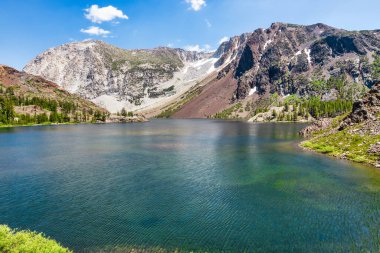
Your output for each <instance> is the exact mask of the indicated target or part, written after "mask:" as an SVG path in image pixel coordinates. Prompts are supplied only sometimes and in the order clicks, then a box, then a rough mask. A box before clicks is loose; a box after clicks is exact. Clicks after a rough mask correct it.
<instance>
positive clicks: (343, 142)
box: [301, 126, 380, 165]
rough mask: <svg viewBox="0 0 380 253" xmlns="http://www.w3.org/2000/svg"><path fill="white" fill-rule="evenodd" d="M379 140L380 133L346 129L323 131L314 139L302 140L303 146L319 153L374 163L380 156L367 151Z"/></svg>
mask: <svg viewBox="0 0 380 253" xmlns="http://www.w3.org/2000/svg"><path fill="white" fill-rule="evenodd" d="M357 127H360V126H357ZM377 142H380V136H379V135H359V134H352V133H349V131H348V129H346V130H343V131H337V132H332V133H327V132H325V131H322V132H320V133H319V134H316V135H314V137H313V138H312V139H310V140H308V141H304V142H302V143H301V146H302V147H304V148H307V149H310V150H314V151H316V152H319V153H323V154H327V155H331V156H335V157H339V158H346V159H348V160H351V161H354V162H359V163H368V164H372V165H374V164H376V163H377V162H378V160H379V158H380V157H379V156H378V155H375V154H370V153H368V152H367V151H368V149H369V148H370V146H371V145H373V144H375V143H377Z"/></svg>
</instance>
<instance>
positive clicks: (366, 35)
mask: <svg viewBox="0 0 380 253" xmlns="http://www.w3.org/2000/svg"><path fill="white" fill-rule="evenodd" d="M235 40H239V41H240V43H238V44H239V46H238V52H240V53H239V55H238V57H236V58H235V59H234V60H232V61H231V63H229V64H228V65H227V66H226V67H224V68H223V69H222V70H221V71H220V72H219V74H218V76H217V80H216V81H215V82H218V83H220V84H223V83H232V84H234V85H236V88H235V89H234V93H233V94H231V97H230V98H228V99H229V103H226V102H225V103H224V105H225V108H220V109H222V110H221V111H218V112H216V113H215V110H209V111H207V110H203V109H204V108H205V107H209V108H212V106H211V105H210V104H202V103H200V102H201V100H202V101H204V100H206V101H207V100H212V99H213V97H212V96H210V95H209V94H210V92H208V94H207V93H206V89H204V92H203V93H200V95H199V96H200V97H202V99H199V101H197V103H193V104H191V106H192V108H191V109H192V111H202V110H203V112H204V114H205V116H208V117H218V118H219V117H222V118H248V119H251V120H253V121H256V120H258V121H272V120H276V121H277V120H279V121H282V120H284V119H285V120H293V119H295V120H301V119H304V120H307V119H309V118H310V116H312V117H316V118H319V117H325V116H335V115H336V114H339V113H343V112H346V111H347V108H350V106H349V105H350V104H351V103H352V101H355V100H356V99H359V98H361V97H362V96H363V95H364V94H365V93H366V91H367V90H368V88H370V87H372V85H373V84H374V83H375V82H376V81H377V80H379V73H380V68H379V66H380V57H379V54H380V31H379V30H374V31H345V30H342V29H337V28H333V27H330V26H327V25H324V24H315V25H310V26H302V25H293V24H283V23H274V24H272V25H271V27H270V28H268V29H257V30H256V31H254V32H253V33H249V34H244V36H239V37H234V38H232V39H231V40H230V41H228V42H225V43H223V44H222V45H221V47H220V50H221V52H220V53H221V54H222V55H223V54H225V53H226V52H228V51H229V50H231V49H234V50H236V48H235V46H236V43H232V42H234V41H235ZM218 51H219V50H218ZM212 95H214V96H215V94H212ZM237 104H239V105H238V106H237ZM186 109H187V108H186V106H185V108H184V110H183V111H185V110H186ZM305 109H306V110H308V111H307V113H304V112H303V111H304V110H305ZM188 111H190V110H186V112H188ZM181 113H182V112H181V111H179V112H178V114H180V115H181V116H183V115H182V114H181ZM257 114H260V115H257ZM197 116H202V115H197Z"/></svg>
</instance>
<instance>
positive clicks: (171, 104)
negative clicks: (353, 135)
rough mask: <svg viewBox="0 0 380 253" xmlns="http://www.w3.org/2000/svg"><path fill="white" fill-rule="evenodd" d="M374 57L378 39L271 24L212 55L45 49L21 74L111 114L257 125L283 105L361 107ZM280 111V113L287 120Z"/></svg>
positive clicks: (90, 47)
mask: <svg viewBox="0 0 380 253" xmlns="http://www.w3.org/2000/svg"><path fill="white" fill-rule="evenodd" d="M377 54H380V30H375V31H345V30H342V29H338V28H333V27H330V26H327V25H325V24H314V25H309V26H303V25H294V24H285V23H273V24H272V25H271V26H270V27H269V28H268V29H257V30H255V31H254V32H251V33H244V34H242V35H240V36H235V37H232V38H230V40H229V41H226V42H224V43H222V44H221V45H220V46H219V48H218V49H217V50H216V51H215V52H214V53H199V52H188V51H185V50H182V49H172V48H156V49H151V50H124V49H120V48H116V47H114V46H111V45H108V44H106V43H104V42H101V41H85V42H76V43H70V44H66V45H62V46H59V47H56V48H52V49H49V50H48V51H46V52H44V53H42V54H40V55H39V56H37V57H36V58H35V59H33V60H32V61H31V62H30V63H29V64H28V65H27V66H25V68H24V70H25V71H26V72H28V73H31V74H36V75H41V76H43V77H44V78H46V79H48V80H51V81H53V82H56V83H58V84H59V85H61V86H62V87H63V88H65V89H67V90H69V91H70V92H73V93H76V94H79V95H81V96H82V97H84V98H87V99H91V100H92V101H93V102H95V103H97V104H99V105H104V106H105V107H106V108H107V109H109V110H110V111H112V112H116V111H120V110H121V109H122V108H124V107H125V108H126V109H127V110H128V111H138V112H140V113H145V114H146V115H148V116H154V115H157V114H158V113H160V112H161V114H160V115H161V116H164V117H177V118H206V117H225V118H244V119H252V120H254V119H255V116H257V115H256V114H257V112H262V111H271V109H272V108H273V107H278V108H281V106H279V105H280V104H281V103H287V101H284V98H286V97H287V96H297V97H298V98H302V99H314V98H318V99H319V100H321V101H334V100H338V99H340V100H350V101H352V100H355V99H359V98H360V97H362V96H363V95H364V93H365V92H366V91H367V90H368V87H371V86H372V85H373V83H375V82H376V81H377V80H379V79H380V78H379V75H378V74H377V73H375V70H376V66H374V65H373V64H374V62H376V61H377V60H378V58H376V57H377V56H376V55H377ZM274 96H278V98H277V97H275V104H274V103H273V100H274V99H273V97H274ZM284 108H285V107H283V108H282V109H279V111H278V113H279V114H282V113H284V115H285V114H286V113H285V112H284V111H281V110H283V109H284ZM299 109H302V108H299ZM276 110H277V109H276ZM256 118H263V117H256ZM264 118H265V117H264ZM285 118H288V115H287V114H286V115H285ZM293 118H294V117H293ZM302 118H303V119H306V118H309V117H308V115H305V116H303V117H302Z"/></svg>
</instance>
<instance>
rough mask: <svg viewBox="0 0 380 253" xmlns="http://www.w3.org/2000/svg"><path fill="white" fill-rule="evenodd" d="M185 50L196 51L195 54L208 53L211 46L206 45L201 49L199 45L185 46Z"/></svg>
mask: <svg viewBox="0 0 380 253" xmlns="http://www.w3.org/2000/svg"><path fill="white" fill-rule="evenodd" d="M184 49H185V50H187V51H196V52H210V51H212V50H211V46H210V45H208V44H205V45H204V46H203V47H202V46H200V45H198V44H197V45H187V46H185V47H184Z"/></svg>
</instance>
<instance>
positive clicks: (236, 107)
mask: <svg viewBox="0 0 380 253" xmlns="http://www.w3.org/2000/svg"><path fill="white" fill-rule="evenodd" d="M242 107H243V105H242V104H241V103H237V104H236V105H233V106H231V107H230V108H227V109H225V110H223V111H222V112H219V113H217V114H215V115H214V116H213V118H215V119H230V118H233V117H232V113H234V112H237V111H240V109H242Z"/></svg>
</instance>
